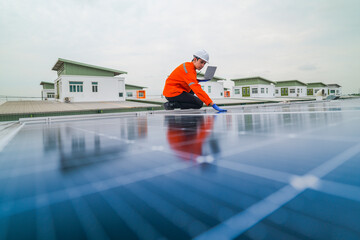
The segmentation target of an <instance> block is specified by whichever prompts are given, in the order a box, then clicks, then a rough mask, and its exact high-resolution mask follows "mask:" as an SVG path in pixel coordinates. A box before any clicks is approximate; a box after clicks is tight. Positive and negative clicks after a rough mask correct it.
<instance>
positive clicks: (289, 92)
mask: <svg viewBox="0 0 360 240" xmlns="http://www.w3.org/2000/svg"><path fill="white" fill-rule="evenodd" d="M306 96H307V84H306V83H303V82H300V81H299V80H288V81H278V82H276V84H275V97H306Z"/></svg>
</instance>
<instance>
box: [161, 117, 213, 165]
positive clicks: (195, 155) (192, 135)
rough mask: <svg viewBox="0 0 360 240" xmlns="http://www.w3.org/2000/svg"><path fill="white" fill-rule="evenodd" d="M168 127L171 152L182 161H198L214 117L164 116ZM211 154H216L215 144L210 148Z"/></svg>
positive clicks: (203, 154) (202, 153)
mask: <svg viewBox="0 0 360 240" xmlns="http://www.w3.org/2000/svg"><path fill="white" fill-rule="evenodd" d="M165 120H166V122H167V125H168V131H167V139H168V142H169V144H170V147H171V149H172V150H174V151H175V152H176V153H177V154H178V155H180V156H181V158H183V159H184V160H194V161H199V157H200V156H206V155H208V154H209V153H207V152H206V151H204V145H205V144H204V143H205V142H206V139H207V138H208V137H209V135H210V133H211V130H212V128H213V125H214V116H206V117H204V116H166V119H165ZM211 152H213V153H216V152H218V146H217V144H213V146H211Z"/></svg>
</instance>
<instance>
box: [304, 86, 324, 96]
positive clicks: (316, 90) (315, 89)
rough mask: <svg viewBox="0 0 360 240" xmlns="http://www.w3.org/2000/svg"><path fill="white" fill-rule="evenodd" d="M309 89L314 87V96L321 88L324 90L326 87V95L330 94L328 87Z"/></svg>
mask: <svg viewBox="0 0 360 240" xmlns="http://www.w3.org/2000/svg"><path fill="white" fill-rule="evenodd" d="M307 89H313V96H315V95H316V93H317V92H318V91H319V90H322V89H324V92H325V95H328V88H327V87H310V88H309V87H308V88H307Z"/></svg>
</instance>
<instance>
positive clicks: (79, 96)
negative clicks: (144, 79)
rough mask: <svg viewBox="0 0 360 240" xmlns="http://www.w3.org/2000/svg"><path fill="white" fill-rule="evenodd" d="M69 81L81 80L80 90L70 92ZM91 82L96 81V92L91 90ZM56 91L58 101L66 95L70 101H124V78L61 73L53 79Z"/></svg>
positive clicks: (61, 100) (63, 99) (62, 100)
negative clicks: (120, 94)
mask: <svg viewBox="0 0 360 240" xmlns="http://www.w3.org/2000/svg"><path fill="white" fill-rule="evenodd" d="M70 82H82V83H83V84H82V87H83V89H82V92H70ZM93 82H97V83H98V84H97V90H98V91H97V92H93V84H92V83H93ZM57 93H58V94H59V98H58V99H57V100H58V101H60V102H64V101H65V98H66V97H68V98H69V99H70V102H98V101H125V96H126V93H125V78H124V77H104V76H101V77H97V76H74V75H62V76H60V77H59V78H58V79H56V80H55V94H57ZM119 93H122V96H119Z"/></svg>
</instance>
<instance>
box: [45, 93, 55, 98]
mask: <svg viewBox="0 0 360 240" xmlns="http://www.w3.org/2000/svg"><path fill="white" fill-rule="evenodd" d="M46 96H47V98H55V93H47V94H46Z"/></svg>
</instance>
